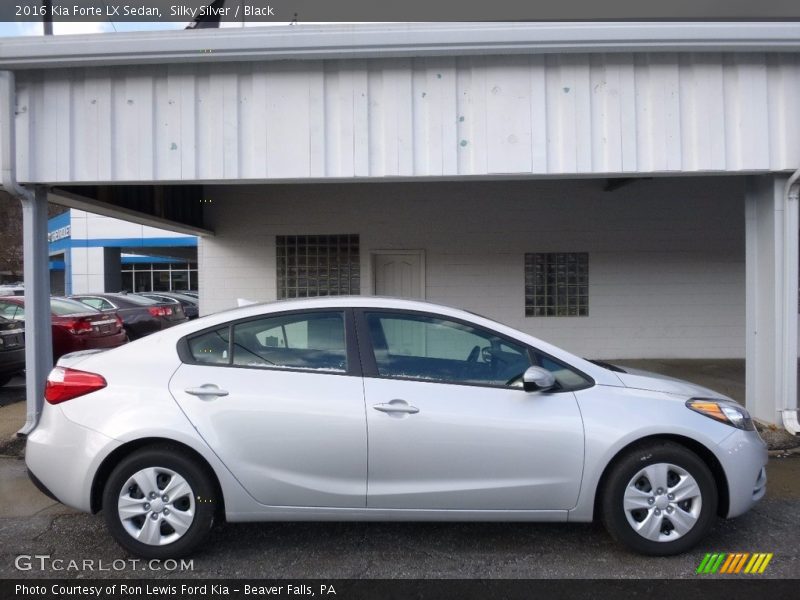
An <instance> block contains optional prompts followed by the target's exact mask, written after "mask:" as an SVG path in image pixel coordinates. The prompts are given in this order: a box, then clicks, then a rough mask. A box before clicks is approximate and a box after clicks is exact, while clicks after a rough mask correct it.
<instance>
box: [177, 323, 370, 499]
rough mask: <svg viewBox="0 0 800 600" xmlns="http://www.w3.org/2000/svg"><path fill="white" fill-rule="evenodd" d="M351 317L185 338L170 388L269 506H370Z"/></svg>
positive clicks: (235, 326) (239, 327)
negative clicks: (181, 361) (367, 494)
mask: <svg viewBox="0 0 800 600" xmlns="http://www.w3.org/2000/svg"><path fill="white" fill-rule="evenodd" d="M351 314H352V313H351V312H350V311H349V310H337V309H324V310H322V309H320V310H312V311H304V312H291V313H281V314H272V315H268V316H263V317H259V318H256V319H250V320H247V321H240V322H236V323H232V324H231V325H230V326H225V327H216V328H214V329H212V330H209V331H205V332H203V333H201V334H198V335H194V336H192V337H191V338H189V339H187V340H186V341H185V344H184V346H183V348H182V350H181V354H182V359H183V364H182V365H181V367H180V368H179V369H178V371H177V372H176V374H175V375H174V376H173V378H172V380H171V382H170V391H171V392H172V395H173V396H174V397H175V399H176V400H177V401H178V404H179V405H180V406H181V408H182V409H183V410H184V412H185V413H186V415H187V416H188V417H189V419H190V420H191V422H192V423H193V424H194V426H195V427H196V428H197V431H198V432H199V433H200V435H202V436H203V438H204V439H205V440H206V442H207V443H208V444H209V446H211V448H212V449H213V450H214V452H215V453H216V454H217V455H218V456H219V457H220V458H221V459H222V461H223V462H224V463H225V464H226V465H227V467H228V468H229V469H230V470H231V472H232V473H233V474H234V475H235V476H236V478H237V479H238V480H239V481H240V482H241V483H242V485H243V486H244V487H245V488H246V489H247V491H248V492H250V494H251V495H252V496H253V497H254V498H255V499H256V500H257V501H259V502H261V503H263V504H266V505H272V506H319V507H351V508H363V507H364V506H365V505H366V477H367V432H366V418H365V415H364V390H363V384H362V379H361V372H360V363H359V359H358V354H357V350H356V345H355V336H354V334H353V333H348V332H352V328H351V326H350V322H351V319H352V317H351Z"/></svg>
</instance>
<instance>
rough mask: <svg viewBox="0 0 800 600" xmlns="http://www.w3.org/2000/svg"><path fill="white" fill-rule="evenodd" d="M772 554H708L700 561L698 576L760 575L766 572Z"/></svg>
mask: <svg viewBox="0 0 800 600" xmlns="http://www.w3.org/2000/svg"><path fill="white" fill-rule="evenodd" d="M772 556H773V554H772V552H754V553H752V554H751V553H750V552H733V553H725V552H719V553H708V554H706V555H705V557H703V560H702V561H700V566H699V567H697V571H695V573H697V574H698V575H713V574H715V573H719V574H721V575H737V574H739V573H747V574H751V575H755V574H761V573H763V572H764V571H766V570H767V565H768V564H769V561H771V560H772Z"/></svg>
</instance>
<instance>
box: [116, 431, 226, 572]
mask: <svg viewBox="0 0 800 600" xmlns="http://www.w3.org/2000/svg"><path fill="white" fill-rule="evenodd" d="M216 495H217V493H216V488H215V486H214V483H213V481H212V479H211V477H210V476H209V474H208V473H207V471H206V469H205V468H203V466H201V465H199V464H198V462H197V461H196V460H195V459H193V458H192V457H191V456H189V455H188V454H186V453H185V452H184V451H182V450H181V449H180V448H177V447H172V446H153V447H149V448H144V449H141V450H138V451H136V452H134V453H133V454H131V455H130V456H128V457H126V458H125V459H123V460H122V461H121V462H120V463H119V464H118V465H117V467H116V468H115V469H114V470H113V472H112V473H111V476H110V477H109V478H108V482H107V483H106V486H105V491H104V493H103V512H104V514H105V520H106V524H107V526H108V529H109V531H110V532H111V534H112V535H113V536H114V539H115V540H116V541H117V542H118V543H119V544H120V546H122V547H123V548H125V549H126V550H128V551H129V552H131V553H133V554H135V555H137V556H141V557H143V558H148V559H153V558H157V559H163V558H176V557H180V556H185V555H187V554H189V553H190V552H192V551H193V550H194V549H195V548H197V546H198V545H199V544H200V543H201V542H202V541H203V539H204V538H205V537H206V535H207V534H208V532H209V530H210V529H211V526H212V525H213V523H214V512H215V507H216Z"/></svg>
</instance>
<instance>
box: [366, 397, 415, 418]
mask: <svg viewBox="0 0 800 600" xmlns="http://www.w3.org/2000/svg"><path fill="white" fill-rule="evenodd" d="M372 408H374V409H375V410H377V411H380V412H383V413H388V414H390V415H391V414H407V415H415V414H417V413H418V412H419V409H418V408H417V407H416V406H411V405H410V404H409V403H408V402H406V401H405V400H390V401H389V402H387V403H386V404H373V405H372Z"/></svg>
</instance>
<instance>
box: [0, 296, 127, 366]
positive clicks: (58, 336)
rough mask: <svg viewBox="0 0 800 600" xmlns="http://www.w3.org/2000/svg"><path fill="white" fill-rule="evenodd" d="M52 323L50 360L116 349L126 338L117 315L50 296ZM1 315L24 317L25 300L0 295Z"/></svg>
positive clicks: (22, 319)
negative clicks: (76, 353) (51, 357)
mask: <svg viewBox="0 0 800 600" xmlns="http://www.w3.org/2000/svg"><path fill="white" fill-rule="evenodd" d="M50 314H51V315H52V324H53V360H54V361H56V360H58V359H59V358H61V357H62V356H63V355H65V354H68V353H70V352H77V351H78V350H90V349H93V348H116V347H117V346H121V345H122V344H124V343H126V342H127V341H128V339H127V336H126V335H125V330H124V329H123V327H122V321H121V320H120V318H119V317H118V316H117V315H116V314H109V313H102V312H100V311H99V310H95V309H94V308H91V307H89V306H86V305H85V304H82V303H81V302H77V301H75V300H69V299H67V298H50ZM0 316H2V317H5V318H6V319H10V320H12V321H24V320H25V299H24V298H23V297H21V296H4V297H0Z"/></svg>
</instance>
